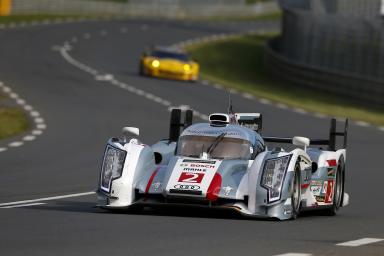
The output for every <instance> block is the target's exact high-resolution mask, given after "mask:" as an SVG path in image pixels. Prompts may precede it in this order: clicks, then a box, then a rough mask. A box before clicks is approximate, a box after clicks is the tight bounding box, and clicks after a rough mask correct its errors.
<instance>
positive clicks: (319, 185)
mask: <svg viewBox="0 0 384 256" xmlns="http://www.w3.org/2000/svg"><path fill="white" fill-rule="evenodd" d="M310 190H311V192H312V194H313V195H314V196H320V195H321V191H322V190H323V182H322V181H319V180H315V181H312V182H311V185H310Z"/></svg>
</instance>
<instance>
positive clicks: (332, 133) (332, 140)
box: [263, 118, 348, 151]
mask: <svg viewBox="0 0 384 256" xmlns="http://www.w3.org/2000/svg"><path fill="white" fill-rule="evenodd" d="M336 125H337V123H336V119H335V118H332V119H331V125H330V130H329V138H328V139H311V140H310V141H311V142H310V145H315V146H328V150H330V151H336V138H337V137H343V148H344V149H346V148H347V143H348V119H346V120H345V122H344V131H342V132H338V131H337V127H336ZM263 139H264V141H265V142H274V143H289V144H291V143H292V138H282V137H263Z"/></svg>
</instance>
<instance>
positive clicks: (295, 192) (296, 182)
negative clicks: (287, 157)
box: [291, 164, 301, 220]
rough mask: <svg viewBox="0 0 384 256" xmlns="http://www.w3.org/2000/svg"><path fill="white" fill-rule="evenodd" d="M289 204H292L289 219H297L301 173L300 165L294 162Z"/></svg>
mask: <svg viewBox="0 0 384 256" xmlns="http://www.w3.org/2000/svg"><path fill="white" fill-rule="evenodd" d="M291 204H292V216H291V219H292V220H294V219H297V217H298V216H299V213H300V207H301V173H300V165H299V164H296V166H295V174H294V176H293V179H292V184H291Z"/></svg>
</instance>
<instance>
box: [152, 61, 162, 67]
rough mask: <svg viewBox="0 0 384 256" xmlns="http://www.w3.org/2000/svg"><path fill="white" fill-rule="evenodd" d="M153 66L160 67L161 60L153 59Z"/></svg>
mask: <svg viewBox="0 0 384 256" xmlns="http://www.w3.org/2000/svg"><path fill="white" fill-rule="evenodd" d="M151 65H152V67H154V68H158V67H160V61H158V60H153V61H152V63H151Z"/></svg>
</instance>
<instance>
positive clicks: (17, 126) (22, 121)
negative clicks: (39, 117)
mask: <svg viewBox="0 0 384 256" xmlns="http://www.w3.org/2000/svg"><path fill="white" fill-rule="evenodd" d="M29 127H30V125H29V122H28V118H27V116H26V115H25V113H24V112H23V111H22V110H20V109H18V108H13V107H0V139H4V138H7V137H12V136H15V135H17V134H20V133H22V132H24V131H26V130H27V129H29Z"/></svg>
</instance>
